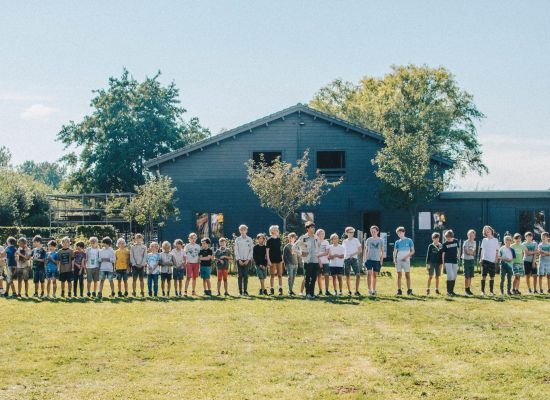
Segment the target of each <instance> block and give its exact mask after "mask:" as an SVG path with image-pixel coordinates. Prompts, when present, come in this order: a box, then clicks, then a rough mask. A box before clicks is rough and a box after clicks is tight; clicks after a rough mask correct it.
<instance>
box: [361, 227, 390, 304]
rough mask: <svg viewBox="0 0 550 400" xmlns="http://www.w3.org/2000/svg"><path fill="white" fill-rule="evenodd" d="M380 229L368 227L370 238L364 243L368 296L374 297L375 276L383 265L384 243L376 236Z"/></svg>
mask: <svg viewBox="0 0 550 400" xmlns="http://www.w3.org/2000/svg"><path fill="white" fill-rule="evenodd" d="M379 234H380V228H379V227H378V226H376V225H373V226H371V227H370V235H371V236H370V238H368V239H367V241H366V242H365V256H364V258H365V268H366V269H367V286H368V287H369V296H376V275H377V274H379V273H380V270H381V269H382V264H383V263H384V257H385V255H384V241H383V240H382V239H381V238H380V237H379V236H378V235H379Z"/></svg>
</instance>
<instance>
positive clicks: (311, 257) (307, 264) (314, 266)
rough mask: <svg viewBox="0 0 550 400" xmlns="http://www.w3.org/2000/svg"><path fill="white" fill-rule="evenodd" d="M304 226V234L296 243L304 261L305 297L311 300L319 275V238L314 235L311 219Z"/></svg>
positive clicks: (313, 296) (313, 225)
mask: <svg viewBox="0 0 550 400" xmlns="http://www.w3.org/2000/svg"><path fill="white" fill-rule="evenodd" d="M305 228H306V234H305V235H303V236H302V237H301V238H300V240H299V241H298V245H299V246H300V248H301V252H302V259H303V262H304V270H305V277H304V287H305V289H306V299H308V300H312V299H314V298H315V281H316V280H317V275H319V258H318V257H317V254H318V251H319V239H318V238H317V236H315V224H314V223H313V222H312V221H307V222H306V223H305Z"/></svg>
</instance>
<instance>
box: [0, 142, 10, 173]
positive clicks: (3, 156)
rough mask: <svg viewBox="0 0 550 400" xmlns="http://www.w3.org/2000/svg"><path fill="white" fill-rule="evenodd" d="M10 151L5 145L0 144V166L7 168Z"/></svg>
mask: <svg viewBox="0 0 550 400" xmlns="http://www.w3.org/2000/svg"><path fill="white" fill-rule="evenodd" d="M10 161H11V151H10V149H8V148H7V147H6V146H0V168H9V166H10Z"/></svg>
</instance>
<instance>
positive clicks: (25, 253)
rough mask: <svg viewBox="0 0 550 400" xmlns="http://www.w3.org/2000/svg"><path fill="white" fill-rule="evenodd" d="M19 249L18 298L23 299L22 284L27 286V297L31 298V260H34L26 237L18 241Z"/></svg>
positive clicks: (17, 271)
mask: <svg viewBox="0 0 550 400" xmlns="http://www.w3.org/2000/svg"><path fill="white" fill-rule="evenodd" d="M18 244H19V248H18V249H17V270H16V275H17V297H21V284H22V283H24V284H25V297H29V260H30V259H31V258H32V250H31V249H30V248H29V246H28V245H27V239H25V238H24V237H22V238H19V240H18Z"/></svg>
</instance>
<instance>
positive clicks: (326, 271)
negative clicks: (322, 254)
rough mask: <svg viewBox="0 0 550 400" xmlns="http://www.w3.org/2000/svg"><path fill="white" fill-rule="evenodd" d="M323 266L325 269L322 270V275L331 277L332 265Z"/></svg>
mask: <svg viewBox="0 0 550 400" xmlns="http://www.w3.org/2000/svg"><path fill="white" fill-rule="evenodd" d="M322 265H323V268H322V270H321V273H322V274H323V275H325V276H329V275H330V265H328V264H322Z"/></svg>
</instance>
